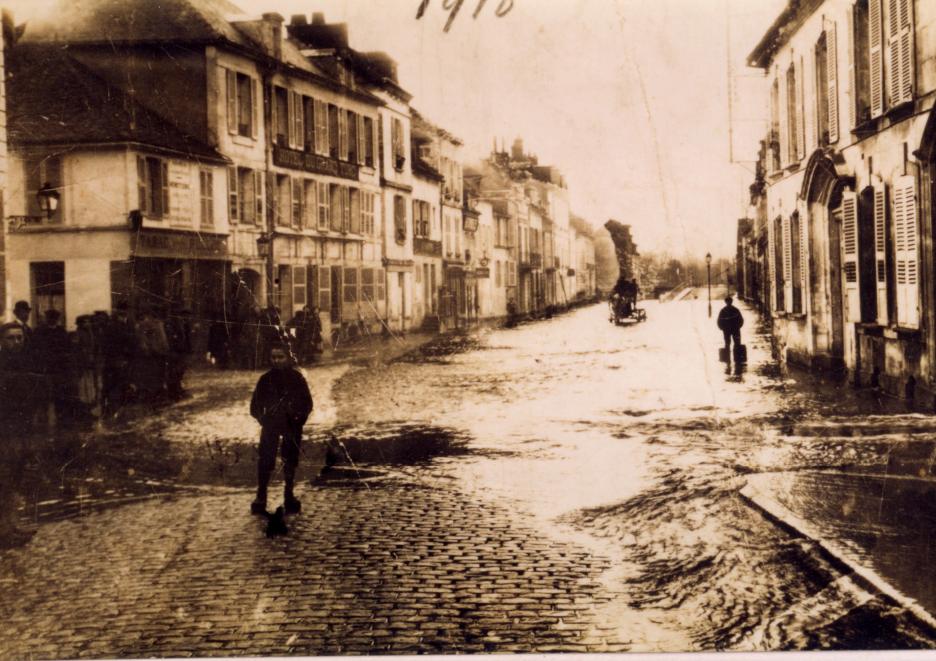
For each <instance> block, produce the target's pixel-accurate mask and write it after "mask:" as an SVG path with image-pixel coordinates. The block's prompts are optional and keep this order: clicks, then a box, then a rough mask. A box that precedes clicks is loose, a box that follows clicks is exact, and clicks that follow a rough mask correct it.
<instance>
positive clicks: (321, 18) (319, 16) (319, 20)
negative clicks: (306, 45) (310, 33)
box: [312, 11, 325, 25]
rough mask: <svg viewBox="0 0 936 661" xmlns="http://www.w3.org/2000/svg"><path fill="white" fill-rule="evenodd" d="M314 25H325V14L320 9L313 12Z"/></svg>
mask: <svg viewBox="0 0 936 661" xmlns="http://www.w3.org/2000/svg"><path fill="white" fill-rule="evenodd" d="M312 25H325V14H323V13H322V12H320V11H317V12H314V13H313V14H312Z"/></svg>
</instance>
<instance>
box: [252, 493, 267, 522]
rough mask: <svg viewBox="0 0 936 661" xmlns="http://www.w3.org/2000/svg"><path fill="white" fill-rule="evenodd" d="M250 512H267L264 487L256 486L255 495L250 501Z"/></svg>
mask: <svg viewBox="0 0 936 661" xmlns="http://www.w3.org/2000/svg"><path fill="white" fill-rule="evenodd" d="M250 513H251V514H259V515H264V514H266V513H267V490H266V487H258V488H257V497H256V498H255V499H254V501H253V502H252V503H250Z"/></svg>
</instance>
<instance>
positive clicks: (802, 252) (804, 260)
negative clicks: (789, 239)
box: [796, 213, 809, 311]
mask: <svg viewBox="0 0 936 661" xmlns="http://www.w3.org/2000/svg"><path fill="white" fill-rule="evenodd" d="M798 216H799V223H798V224H799V233H800V235H799V267H800V268H799V273H797V274H796V276H797V277H798V278H799V281H800V287H802V293H801V294H800V296H801V297H802V302H803V310H804V311H805V310H806V292H807V291H809V247H808V246H809V225H808V223H807V219H808V218H809V214H808V213H801V214H798Z"/></svg>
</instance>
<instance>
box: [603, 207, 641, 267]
mask: <svg viewBox="0 0 936 661" xmlns="http://www.w3.org/2000/svg"><path fill="white" fill-rule="evenodd" d="M604 226H605V229H606V230H608V234H610V235H611V240H612V241H613V242H614V254H615V256H616V257H617V262H618V269H619V273H620V277H621V278H625V279H627V280H630V279H631V278H634V277H636V272H635V269H634V259H635V258H636V257H637V256H638V252H637V244H636V243H634V238H633V237H632V236H631V228H630V225H624V224H623V223H619V222H618V221H616V220H613V219H612V220H609V221H608V222H606V223H605V225H604Z"/></svg>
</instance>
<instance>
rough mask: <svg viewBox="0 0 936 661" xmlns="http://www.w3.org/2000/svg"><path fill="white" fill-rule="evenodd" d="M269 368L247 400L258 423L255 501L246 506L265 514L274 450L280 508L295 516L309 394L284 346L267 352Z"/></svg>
mask: <svg viewBox="0 0 936 661" xmlns="http://www.w3.org/2000/svg"><path fill="white" fill-rule="evenodd" d="M270 363H271V365H272V369H270V371H268V372H267V373H266V374H264V375H263V376H261V377H260V380H259V381H257V386H256V388H254V392H253V397H252V398H251V400H250V415H251V416H253V417H254V418H255V419H256V420H257V422H259V423H260V447H259V452H260V456H259V458H258V460H257V498H256V499H255V500H254V502H253V503H251V505H250V512H251V513H252V514H266V511H267V486H268V485H269V484H270V476H271V475H272V474H273V468H274V466H275V465H276V450H277V447H279V451H280V455H281V456H282V457H283V480H284V482H285V486H284V490H283V491H284V493H283V508H284V509H285V511H286V513H287V514H295V513H296V512H299V511H300V510H301V509H302V504H301V503H300V502H299V500H298V499H297V498H296V496H295V494H294V493H293V487H294V486H295V483H296V467H297V466H298V465H299V449H300V446H301V443H302V427H303V425H305V423H306V420H308V418H309V414H310V413H312V393H310V392H309V384H308V383H306V380H305V377H304V376H303V375H302V373H301V372H300V371H299V370H298V369H296V368H295V367H293V365H292V364H291V361H290V359H289V354H288V352H287V350H286V347H285V346H283V345H274V346H273V347H272V348H271V350H270Z"/></svg>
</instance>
